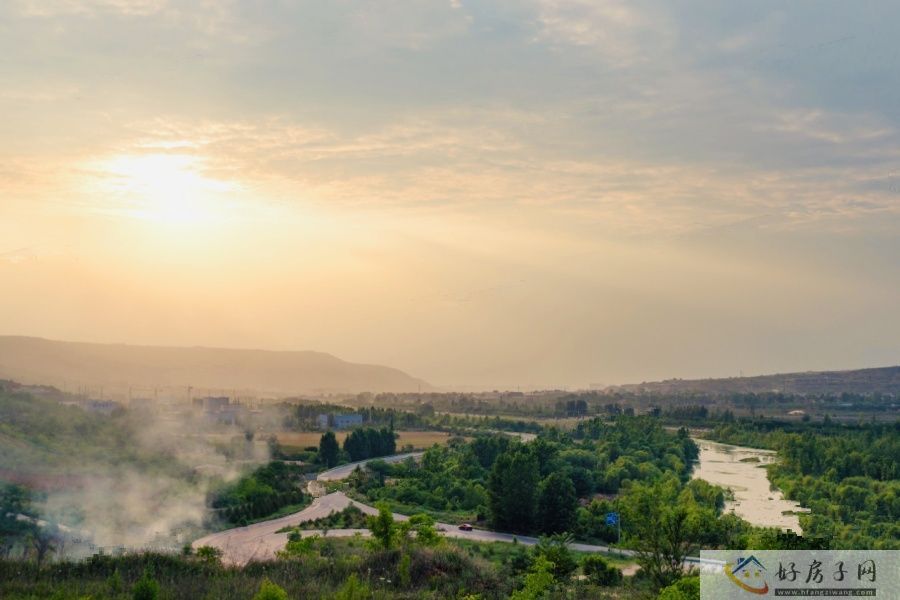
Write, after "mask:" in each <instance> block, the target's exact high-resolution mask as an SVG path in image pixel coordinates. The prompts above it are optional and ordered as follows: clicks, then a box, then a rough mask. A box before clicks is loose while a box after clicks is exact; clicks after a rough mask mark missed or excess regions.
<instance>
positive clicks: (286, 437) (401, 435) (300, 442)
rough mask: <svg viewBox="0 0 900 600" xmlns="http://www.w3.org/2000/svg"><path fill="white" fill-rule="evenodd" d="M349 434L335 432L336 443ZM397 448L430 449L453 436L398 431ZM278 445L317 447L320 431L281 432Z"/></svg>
mask: <svg viewBox="0 0 900 600" xmlns="http://www.w3.org/2000/svg"><path fill="white" fill-rule="evenodd" d="M348 433H349V432H347V431H336V432H335V436H336V437H337V440H338V443H339V444H341V445H343V443H344V439H345V438H346V437H347V435H348ZM397 434H398V437H397V448H398V449H400V448H404V447H406V446H412V447H413V448H416V449H425V448H431V447H432V446H433V445H435V444H446V443H447V442H448V441H449V440H450V438H452V437H453V436H452V435H451V434H449V433H447V432H446V431H398V432H397ZM275 435H276V437H277V438H278V443H279V444H281V445H282V446H290V447H293V448H308V447H311V446H318V445H319V440H320V439H321V437H322V432H321V431H282V432H280V433H277V434H275Z"/></svg>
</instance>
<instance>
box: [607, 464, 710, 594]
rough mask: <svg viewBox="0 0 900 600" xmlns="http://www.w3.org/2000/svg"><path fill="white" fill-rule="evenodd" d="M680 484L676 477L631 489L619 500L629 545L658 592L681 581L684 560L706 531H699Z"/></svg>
mask: <svg viewBox="0 0 900 600" xmlns="http://www.w3.org/2000/svg"><path fill="white" fill-rule="evenodd" d="M679 495H680V483H679V481H678V479H677V478H675V477H674V476H671V475H670V476H668V477H666V478H665V479H663V480H661V481H659V482H656V483H652V484H641V483H635V484H633V485H631V486H630V487H629V488H628V489H627V491H626V493H625V494H623V495H622V497H621V498H620V500H619V504H620V506H621V509H622V510H621V512H622V519H623V520H622V525H623V527H624V528H625V532H626V534H627V538H626V540H625V541H626V544H627V545H628V546H629V547H631V548H632V549H634V550H635V551H636V552H637V555H638V562H639V563H640V565H641V568H642V569H643V570H644V572H645V573H646V574H647V575H648V576H649V577H650V580H651V581H652V582H653V583H654V585H655V586H656V587H657V589H659V588H662V587H665V586H667V585H670V584H671V583H673V582H674V581H675V580H677V579H679V578H680V577H681V576H682V574H683V570H684V558H685V557H686V556H687V555H688V552H689V550H690V548H691V547H692V546H693V545H695V544H696V542H697V540H698V539H699V537H700V536H701V535H702V533H703V532H702V531H697V530H696V526H695V524H696V523H699V521H697V520H696V519H693V518H692V515H691V505H690V504H689V503H687V502H684V501H681V500H683V498H682V499H681V500H680V499H679Z"/></svg>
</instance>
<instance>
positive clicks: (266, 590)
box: [253, 579, 288, 600]
mask: <svg viewBox="0 0 900 600" xmlns="http://www.w3.org/2000/svg"><path fill="white" fill-rule="evenodd" d="M253 600H288V595H287V592H285V591H284V589H283V588H282V587H281V586H280V585H278V584H277V583H272V582H271V581H269V580H268V579H264V580H263V582H262V584H261V585H260V586H259V591H258V592H257V593H256V595H255V596H253Z"/></svg>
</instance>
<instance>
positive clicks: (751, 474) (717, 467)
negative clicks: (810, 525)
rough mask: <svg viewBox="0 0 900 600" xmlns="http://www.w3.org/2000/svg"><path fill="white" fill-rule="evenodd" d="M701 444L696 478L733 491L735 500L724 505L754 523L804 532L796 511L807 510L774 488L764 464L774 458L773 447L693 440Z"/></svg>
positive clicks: (772, 460) (694, 475)
mask: <svg viewBox="0 0 900 600" xmlns="http://www.w3.org/2000/svg"><path fill="white" fill-rule="evenodd" d="M694 441H695V442H697V445H698V446H699V447H700V464H699V465H697V466H696V467H695V468H694V474H693V477H694V479H705V480H706V481H708V482H709V483H714V484H716V485H720V486H722V487H725V488H729V489H730V490H731V491H732V492H734V501H729V502H727V503H726V504H725V510H726V511H732V512H734V513H735V514H737V515H738V516H739V517H741V518H743V519H744V520H746V521H748V522H750V523H752V524H753V525H759V526H766V527H780V528H781V529H790V530H793V531H794V532H795V533H798V534H799V533H801V530H800V521H799V519H798V517H797V515H796V514H793V513H794V512H805V509H803V508H801V507H800V505H799V504H797V503H796V502H792V501H790V500H786V499H785V497H784V494H782V493H781V491H780V490H778V489H772V488H771V484H770V483H769V479H768V477H767V474H766V469H765V468H764V466H765V465H767V464H770V463H772V462H774V461H775V453H774V452H773V451H771V450H760V449H758V448H745V447H743V446H731V445H728V444H717V443H715V442H710V441H707V440H700V439H694Z"/></svg>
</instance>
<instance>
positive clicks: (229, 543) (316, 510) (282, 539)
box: [191, 452, 718, 566]
mask: <svg viewBox="0 0 900 600" xmlns="http://www.w3.org/2000/svg"><path fill="white" fill-rule="evenodd" d="M421 455H422V452H410V453H407V454H396V455H393V456H386V457H382V458H378V459H369V460H364V461H359V462H356V463H350V464H348V465H343V466H340V467H337V468H335V469H331V470H329V471H325V472H323V473H320V474H319V475H318V477H317V480H318V481H322V482H324V481H340V480H341V479H346V478H347V477H348V476H349V475H350V474H351V473H352V472H353V470H354V469H355V468H356V467H357V466H360V465H364V464H366V463H367V462H370V461H371V460H384V461H385V462H389V463H396V462H402V461H404V460H406V459H407V458H410V457H412V458H418V457H419V456H421ZM350 505H353V506H356V507H357V508H359V509H360V510H361V511H362V512H364V513H365V514H368V515H375V514H378V510H377V509H376V508H375V507H372V506H369V505H367V504H363V503H361V502H357V501H356V500H351V499H350V498H348V497H347V495H346V494H344V493H343V492H333V493H331V494H327V495H325V496H322V497H320V498H316V499H315V500H313V503H312V504H310V505H309V506H307V507H306V508H304V509H303V510H301V511H299V512H296V513H293V514H290V515H287V516H286V517H280V518H278V519H272V520H270V521H262V522H260V523H254V524H253V525H246V526H244V527H236V528H234V529H228V530H225V531H220V532H218V533H213V534H210V535H207V536H204V537H202V538H200V539H198V540H196V541H195V542H194V543H193V544H191V545H192V546H193V547H194V548H195V549H196V548H200V547H202V546H212V547H214V548H218V549H220V550H221V551H222V561H223V562H225V563H226V564H234V565H245V564H247V563H248V562H251V561H263V560H270V559H273V558H275V553H276V552H278V551H279V550H283V549H284V546H285V544H287V538H288V534H287V533H278V530H279V529H283V528H285V527H296V526H297V525H299V524H301V523H305V522H307V521H315V520H316V519H321V518H323V517H327V516H328V515H330V514H331V513H336V512H340V511H342V510H344V509H345V508H347V507H348V506H350ZM407 519H409V517H408V516H406V515H400V514H397V513H394V520H396V521H405V520H407ZM435 526H436V527H437V528H438V530H439V532H440V533H441V535H444V536H445V537H451V538H457V539H463V540H471V541H475V542H507V543H512V542H517V543H519V544H522V545H525V546H533V545H534V544H537V543H538V539H537V538H535V537H530V536H521V535H514V534H511V533H499V532H496V531H487V530H484V529H473V530H472V531H462V530H460V529H459V528H458V527H457V526H456V525H450V524H447V523H435ZM357 534H359V535H362V536H368V535H370V532H369V530H368V529H329V530H328V531H327V532H325V531H321V530H312V529H311V530H303V531H301V535H303V536H311V535H327V536H328V537H351V536H354V535H357ZM569 548H571V549H572V550H576V551H579V552H607V553H615V554H619V555H622V556H636V553H635V552H634V551H632V550H623V549H618V548H610V547H609V546H599V545H594V544H581V543H572V544H569ZM685 562H687V563H691V564H693V565H700V566H704V565H706V563H708V562H710V561H708V560H704V559H700V558H695V557H688V558H686V559H685ZM713 562H715V563H716V564H718V561H713Z"/></svg>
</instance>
